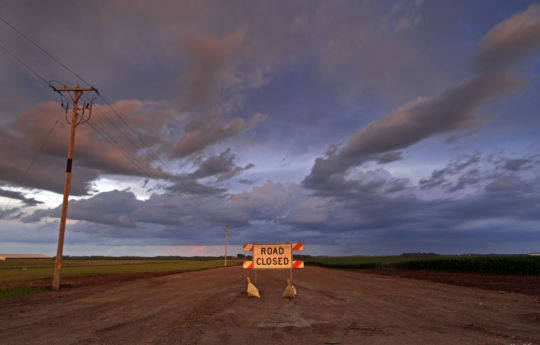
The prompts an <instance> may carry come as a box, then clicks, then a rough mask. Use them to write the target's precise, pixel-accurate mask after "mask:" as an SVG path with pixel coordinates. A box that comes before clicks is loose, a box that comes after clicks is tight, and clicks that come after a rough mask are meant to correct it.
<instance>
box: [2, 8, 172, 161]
mask: <svg viewBox="0 0 540 345" xmlns="http://www.w3.org/2000/svg"><path fill="white" fill-rule="evenodd" d="M0 20H1V21H2V22H4V23H5V24H6V25H8V26H9V27H10V28H11V29H12V30H14V31H15V32H16V33H18V34H19V35H20V36H21V37H23V38H24V39H25V40H27V41H28V42H30V43H31V44H33V45H34V46H35V47H37V48H38V49H39V50H40V51H42V52H43V53H44V54H45V55H47V56H48V57H49V58H51V59H52V60H53V61H54V62H55V63H57V64H58V65H59V66H61V67H63V68H64V69H65V70H67V71H68V72H70V73H72V74H73V75H74V76H75V77H77V78H78V79H79V80H80V81H82V82H83V83H85V84H86V85H87V86H89V87H93V85H92V84H91V83H90V82H88V80H86V79H85V78H83V77H82V76H81V75H80V74H78V73H77V72H75V71H74V70H73V69H71V68H69V67H68V66H67V65H66V64H65V63H63V62H61V61H60V60H59V59H57V58H56V57H55V56H54V55H52V54H51V53H49V52H48V51H47V50H46V49H44V48H43V47H42V46H41V45H39V44H38V43H37V42H36V41H34V40H33V39H31V38H30V37H28V36H27V35H25V34H24V33H23V32H22V31H20V30H19V29H17V28H16V27H15V26H14V25H12V24H11V23H9V22H8V21H7V20H5V19H4V18H2V17H0ZM49 86H51V85H50V84H49ZM51 87H52V86H51ZM98 97H99V98H101V99H102V100H103V102H105V104H107V105H108V106H109V107H110V108H111V110H112V111H113V113H114V114H115V115H116V117H117V118H118V119H119V120H120V121H121V122H122V124H123V125H124V126H125V128H126V129H127V130H128V131H129V132H131V134H132V135H133V136H134V137H135V138H137V140H138V141H139V143H140V144H141V146H139V145H138V144H135V142H134V140H133V139H132V138H131V137H130V136H128V135H126V134H125V133H124V132H123V131H122V129H121V127H119V126H118V125H116V124H115V123H114V122H113V121H112V119H110V117H109V116H108V115H106V114H104V116H105V117H107V118H108V120H109V121H110V122H111V123H112V124H113V126H114V127H116V128H117V129H118V130H119V131H120V133H122V135H124V136H125V137H126V138H127V139H128V141H130V144H131V145H133V147H134V148H135V149H136V150H137V151H139V150H141V151H142V150H144V149H145V148H149V145H148V144H147V143H145V142H144V141H143V140H142V139H141V138H140V137H139V136H138V134H137V133H136V132H135V131H134V130H132V129H131V128H130V126H129V124H128V123H127V121H125V120H124V118H123V116H122V115H121V114H120V113H119V112H118V111H117V110H116V109H115V108H114V107H113V105H112V104H111V103H110V102H109V101H108V100H107V99H106V98H105V97H104V96H103V95H102V94H101V93H98ZM147 152H148V153H150V156H152V158H153V159H154V160H157V161H159V162H160V163H161V164H162V165H163V166H166V165H167V164H166V162H164V161H163V159H162V158H161V157H160V156H159V155H158V154H157V153H156V152H155V151H152V150H150V149H149V150H147Z"/></svg>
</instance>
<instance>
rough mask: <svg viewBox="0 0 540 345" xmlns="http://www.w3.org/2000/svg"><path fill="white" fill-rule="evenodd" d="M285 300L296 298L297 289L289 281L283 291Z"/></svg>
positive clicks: (288, 280)
mask: <svg viewBox="0 0 540 345" xmlns="http://www.w3.org/2000/svg"><path fill="white" fill-rule="evenodd" d="M281 297H283V298H295V297H296V288H295V287H294V285H292V284H291V280H290V279H287V287H286V288H285V291H283V295H282V296H281Z"/></svg>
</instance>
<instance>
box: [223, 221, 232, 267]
mask: <svg viewBox="0 0 540 345" xmlns="http://www.w3.org/2000/svg"><path fill="white" fill-rule="evenodd" d="M223 230H225V265H224V266H225V267H227V233H228V232H229V230H231V228H229V227H228V226H226V227H224V228H223Z"/></svg>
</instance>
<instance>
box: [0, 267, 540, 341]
mask: <svg viewBox="0 0 540 345" xmlns="http://www.w3.org/2000/svg"><path fill="white" fill-rule="evenodd" d="M247 273H250V275H251V277H252V281H253V282H254V283H255V284H256V285H257V287H258V288H259V290H260V292H261V295H262V298H261V299H247V297H246V294H245V287H246V280H245V276H246V275H247ZM287 277H288V272H286V271H270V272H258V273H257V277H256V279H255V276H254V272H253V271H247V270H243V269H242V268H240V267H231V268H219V269H213V270H206V271H200V272H185V273H181V274H174V275H167V276H158V277H144V278H141V279H137V280H122V279H120V280H114V278H112V277H111V278H109V280H108V281H107V280H105V281H104V282H101V283H96V282H94V283H95V284H93V285H86V283H88V281H87V282H85V281H84V279H83V280H80V281H79V282H78V283H77V282H71V283H69V281H67V283H68V284H71V287H72V288H68V289H63V290H62V291H59V292H47V293H39V294H34V295H30V296H26V297H20V298H13V299H8V300H3V301H0V335H1V336H0V344H250V345H251V344H300V345H302V344H325V343H327V344H329V343H340V344H508V345H510V344H539V345H540V299H539V298H538V297H537V296H533V295H525V294H520V293H512V292H510V291H506V292H505V293H501V292H499V290H502V291H504V289H499V288H497V290H496V291H489V290H485V289H478V288H470V287H462V286H454V285H448V284H443V283H436V282H431V281H425V280H416V279H407V278H405V277H401V276H396V275H378V274H373V273H371V272H363V271H343V270H333V269H325V268H318V267H307V268H305V269H303V270H295V271H294V282H293V283H294V285H295V286H296V289H297V291H298V297H297V298H296V299H294V300H286V299H283V298H281V293H282V292H283V289H284V288H285V286H286V278H287ZM125 279H129V278H125Z"/></svg>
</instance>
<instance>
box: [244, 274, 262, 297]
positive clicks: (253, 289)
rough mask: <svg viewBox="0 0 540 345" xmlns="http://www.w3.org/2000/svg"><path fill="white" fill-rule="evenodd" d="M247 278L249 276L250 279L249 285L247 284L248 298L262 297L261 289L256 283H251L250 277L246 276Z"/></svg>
mask: <svg viewBox="0 0 540 345" xmlns="http://www.w3.org/2000/svg"><path fill="white" fill-rule="evenodd" d="M246 278H247V281H248V285H247V294H248V298H249V297H257V298H261V295H259V290H257V288H256V287H255V285H253V284H251V282H250V281H249V277H246Z"/></svg>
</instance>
